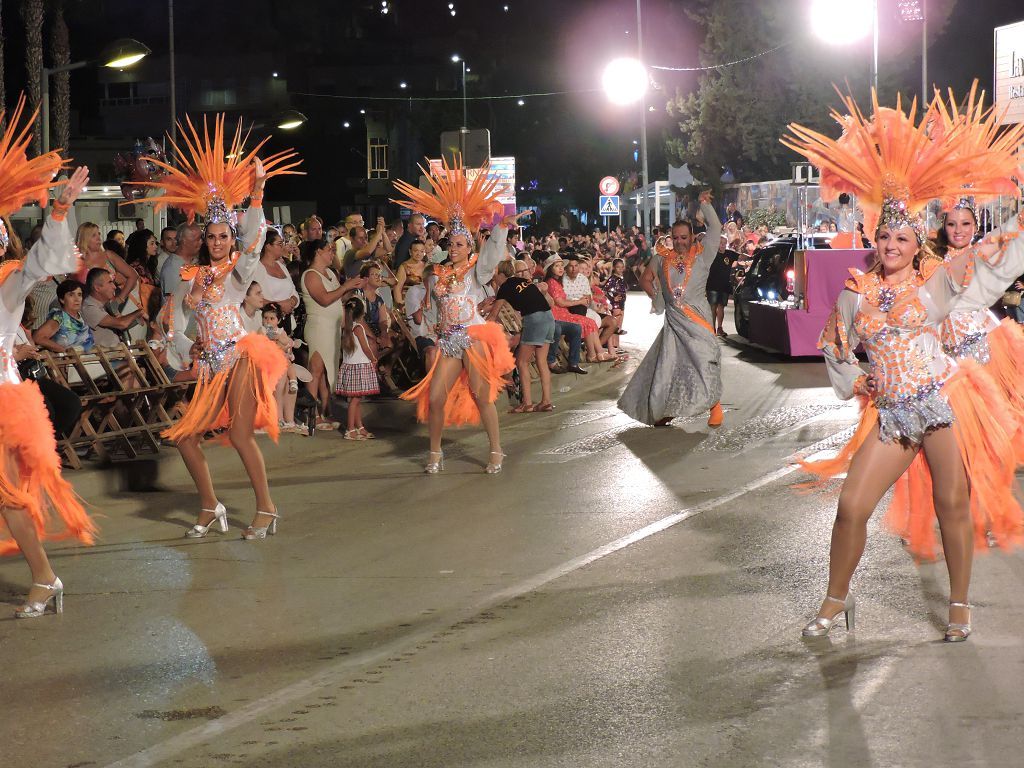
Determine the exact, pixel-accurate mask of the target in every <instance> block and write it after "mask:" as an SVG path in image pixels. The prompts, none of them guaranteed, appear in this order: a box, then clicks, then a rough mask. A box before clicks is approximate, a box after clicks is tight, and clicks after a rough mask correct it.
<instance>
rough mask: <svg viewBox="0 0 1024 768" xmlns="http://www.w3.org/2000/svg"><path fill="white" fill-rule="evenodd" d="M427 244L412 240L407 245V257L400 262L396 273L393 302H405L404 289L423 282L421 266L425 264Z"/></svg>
mask: <svg viewBox="0 0 1024 768" xmlns="http://www.w3.org/2000/svg"><path fill="white" fill-rule="evenodd" d="M426 257H427V245H426V243H424V242H423V241H422V240H414V241H413V242H412V245H410V246H409V258H408V259H406V260H405V261H403V262H402V265H401V266H400V267H399V268H398V273H397V274H396V278H397V281H396V283H395V302H396V303H397V304H398V305H402V304H403V303H404V302H405V291H406V289H407V288H409V287H410V286H413V285H418V284H419V283H421V282H423V268H424V267H425V266H426V263H427V262H426Z"/></svg>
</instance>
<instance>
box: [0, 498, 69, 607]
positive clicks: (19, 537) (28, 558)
mask: <svg viewBox="0 0 1024 768" xmlns="http://www.w3.org/2000/svg"><path fill="white" fill-rule="evenodd" d="M0 514H2V515H3V518H4V522H6V523H7V529H8V530H9V531H10V532H11V536H13V537H14V540H15V541H16V542H17V543H18V546H19V547H20V548H21V554H22V555H24V556H25V562H27V563H28V568H29V571H31V573H32V583H33V584H53V580H54V579H55V578H57V575H56V574H55V573H54V572H53V568H51V567H50V560H49V558H47V556H46V550H44V549H43V545H42V543H41V542H40V541H39V537H38V536H37V535H36V527H35V523H34V522H33V521H32V516H31V515H29V513H28V512H27V511H26V510H24V509H13V508H5V509H2V510H0ZM50 594H51V591H50V590H47V589H40V588H39V587H32V588H31V589H29V592H28V602H30V603H31V602H34V603H41V602H42V601H43V600H45V599H46V598H47V597H48V596H49V595H50Z"/></svg>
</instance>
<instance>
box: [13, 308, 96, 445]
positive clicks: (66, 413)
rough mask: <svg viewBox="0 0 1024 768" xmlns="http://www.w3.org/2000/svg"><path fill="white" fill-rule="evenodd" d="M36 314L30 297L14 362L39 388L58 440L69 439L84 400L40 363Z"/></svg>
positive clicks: (19, 334)
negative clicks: (34, 327) (34, 338)
mask: <svg viewBox="0 0 1024 768" xmlns="http://www.w3.org/2000/svg"><path fill="white" fill-rule="evenodd" d="M32 314H33V307H32V298H31V297H29V298H27V299H26V300H25V309H24V310H22V315H21V325H20V326H18V330H17V332H16V333H15V337H14V362H15V364H16V365H17V366H18V374H19V375H20V376H21V378H22V379H23V380H26V381H28V380H32V381H34V382H35V383H36V384H37V385H38V386H39V391H40V392H41V393H42V395H43V402H44V403H45V404H46V410H47V412H48V413H49V414H50V421H51V422H52V423H53V429H54V432H55V433H56V435H57V437H58V438H64V437H69V436H70V435H71V433H72V431H73V430H74V428H75V424H77V423H78V417H79V416H81V415H82V401H81V400H80V399H79V398H78V395H76V394H75V393H74V392H72V391H71V390H70V389H68V388H67V387H65V386H63V385H61V384H58V383H57V382H56V381H54V380H53V379H51V378H49V376H47V375H46V369H45V368H44V367H43V365H42V363H41V362H40V357H41V355H40V353H39V348H38V347H37V346H36V345H35V344H33V343H32V340H31V338H32V334H31V331H30V328H31V326H32V324H33V323H32Z"/></svg>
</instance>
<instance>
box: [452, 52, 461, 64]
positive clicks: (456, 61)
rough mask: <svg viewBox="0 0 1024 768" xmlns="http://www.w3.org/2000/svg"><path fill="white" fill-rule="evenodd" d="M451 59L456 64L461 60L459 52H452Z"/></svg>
mask: <svg viewBox="0 0 1024 768" xmlns="http://www.w3.org/2000/svg"><path fill="white" fill-rule="evenodd" d="M452 61H453V62H455V63H456V64H458V63H459V62H460V61H462V58H461V57H460V56H459V54H457V53H453V54H452Z"/></svg>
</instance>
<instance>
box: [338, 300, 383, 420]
mask: <svg viewBox="0 0 1024 768" xmlns="http://www.w3.org/2000/svg"><path fill="white" fill-rule="evenodd" d="M363 312H364V310H363V302H361V301H359V300H358V299H349V300H348V301H346V302H345V330H344V331H343V332H342V336H341V347H342V350H343V352H344V361H343V362H342V364H341V370H340V371H339V372H338V388H337V389H336V390H335V393H336V394H338V395H341V396H342V397H347V398H348V425H347V427H346V429H345V439H346V440H372V439H373V438H374V434H373V433H372V432H369V431H367V429H366V427H365V426H363V415H362V412H361V410H360V407H359V404H360V402H361V401H362V399H363V398H364V397H369V396H371V395H377V394H380V380H379V379H378V378H377V358H376V355H375V354H374V352H373V345H372V344H371V343H370V339H369V333H370V332H369V331H368V330H367V327H366V323H365V322H363V316H364V315H363Z"/></svg>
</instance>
